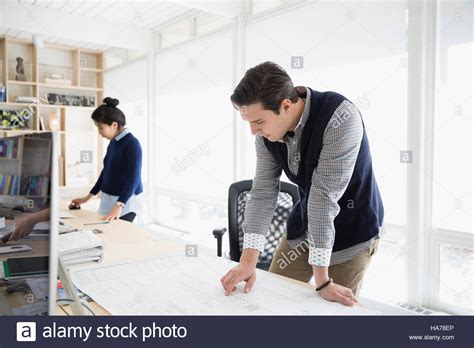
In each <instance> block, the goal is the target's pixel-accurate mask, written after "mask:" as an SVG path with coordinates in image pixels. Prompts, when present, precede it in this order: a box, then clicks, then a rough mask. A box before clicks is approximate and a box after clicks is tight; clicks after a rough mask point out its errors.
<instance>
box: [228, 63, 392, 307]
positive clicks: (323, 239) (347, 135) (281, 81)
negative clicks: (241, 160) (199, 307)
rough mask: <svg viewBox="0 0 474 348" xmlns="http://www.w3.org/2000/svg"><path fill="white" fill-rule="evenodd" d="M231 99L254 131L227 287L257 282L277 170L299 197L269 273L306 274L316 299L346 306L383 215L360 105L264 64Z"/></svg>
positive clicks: (352, 299) (374, 245)
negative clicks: (238, 250)
mask: <svg viewBox="0 0 474 348" xmlns="http://www.w3.org/2000/svg"><path fill="white" fill-rule="evenodd" d="M231 101H232V103H233V105H234V107H235V108H236V109H238V110H239V112H240V114H241V117H242V119H243V120H244V121H246V122H248V123H249V124H250V130H251V132H252V134H253V135H255V145H256V156H257V167H256V174H255V177H254V180H253V186H252V190H251V192H250V198H249V200H248V202H247V206H246V209H245V217H244V223H243V231H244V243H243V251H242V255H241V258H240V262H239V264H238V265H237V266H235V267H233V268H232V269H231V270H229V271H228V272H227V273H226V274H225V275H224V276H223V277H222V278H221V283H222V285H223V287H224V289H225V292H226V294H227V295H229V294H230V293H232V292H233V291H234V290H235V289H236V285H237V284H238V283H240V282H242V281H243V282H245V283H246V284H245V287H244V291H245V292H246V293H247V292H249V291H250V289H251V288H252V286H253V285H254V283H255V281H256V273H255V269H256V264H257V261H258V257H259V254H260V252H262V251H263V250H264V247H265V242H266V233H267V231H268V227H269V226H270V223H271V220H272V217H273V212H274V208H275V205H276V202H277V198H278V192H279V182H280V176H281V173H282V170H283V171H284V172H285V174H286V176H287V177H288V178H289V179H290V181H292V182H293V183H295V184H296V185H297V186H298V191H299V198H300V199H299V201H298V202H297V203H296V204H295V205H294V207H293V210H292V211H291V213H290V215H289V217H288V220H287V226H286V235H285V236H284V237H282V239H281V241H280V244H279V246H278V248H277V250H276V252H275V255H274V257H273V260H272V264H271V266H270V272H273V273H276V274H280V275H283V276H286V277H289V278H293V279H296V280H300V281H304V282H309V281H310V280H311V278H312V277H313V276H314V279H315V283H316V284H315V285H316V291H318V292H319V294H320V295H321V297H323V298H324V299H326V300H328V301H336V302H339V303H342V304H344V305H347V306H352V305H353V304H354V302H357V296H358V295H359V292H360V289H361V286H362V279H363V276H364V273H365V272H366V270H367V268H368V266H369V263H370V260H371V258H372V256H373V255H374V254H375V252H376V250H377V245H378V239H379V231H380V228H381V226H382V222H383V215H384V210H383V203H382V199H381V196H380V193H379V190H378V187H377V183H376V180H375V176H374V173H373V169H372V159H371V154H370V149H369V143H368V139H367V134H366V132H365V128H364V123H363V121H362V117H361V115H360V113H359V110H358V109H357V107H356V106H355V105H354V104H352V103H351V102H350V101H349V100H347V99H346V98H345V97H344V96H342V95H340V94H338V93H335V92H319V91H316V90H313V89H311V88H309V87H294V86H293V82H292V80H291V78H290V77H289V76H288V74H287V73H286V71H285V70H283V69H282V68H281V67H280V66H278V65H277V64H275V63H272V62H265V63H262V64H259V65H257V66H255V67H253V68H251V69H249V70H248V71H247V72H246V74H245V76H244V77H243V78H242V80H241V81H240V83H239V84H238V85H237V87H236V88H235V91H234V93H233V94H232V96H231ZM290 254H291V255H290ZM290 256H291V257H290ZM288 260H291V261H290V262H288Z"/></svg>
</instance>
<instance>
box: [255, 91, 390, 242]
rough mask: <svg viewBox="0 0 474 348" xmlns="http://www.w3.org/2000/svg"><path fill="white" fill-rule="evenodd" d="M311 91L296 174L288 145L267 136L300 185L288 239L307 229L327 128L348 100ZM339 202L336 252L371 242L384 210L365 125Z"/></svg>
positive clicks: (285, 166) (266, 143)
mask: <svg viewBox="0 0 474 348" xmlns="http://www.w3.org/2000/svg"><path fill="white" fill-rule="evenodd" d="M310 91H311V96H308V97H311V108H310V114H309V117H308V119H307V121H306V124H305V126H304V129H303V134H302V138H301V145H300V156H301V157H300V158H301V161H300V163H299V168H298V173H297V175H293V174H292V172H291V171H290V169H289V167H288V153H287V147H286V144H285V143H282V142H271V141H269V140H267V139H264V142H265V145H266V147H267V148H268V150H269V151H270V152H271V153H272V155H273V157H274V158H275V160H276V161H277V162H278V163H279V164H280V166H281V167H282V169H283V170H284V171H285V174H286V176H287V177H288V178H289V179H290V180H291V181H292V182H293V183H295V184H296V185H298V191H299V198H300V199H299V201H298V202H297V203H296V204H295V205H294V207H293V209H292V211H291V213H290V214H289V216H288V220H287V238H288V239H289V240H293V239H296V238H298V237H300V236H301V235H302V234H304V233H305V232H306V230H307V228H308V227H307V226H308V214H307V209H308V197H309V191H310V188H311V178H312V176H313V172H314V170H315V169H316V168H317V166H318V158H319V154H320V153H321V148H322V146H323V135H324V130H325V129H326V126H327V124H328V123H329V120H330V119H331V117H332V115H333V114H334V112H335V110H336V109H337V107H338V106H339V105H340V104H341V103H342V102H343V101H344V100H347V99H346V98H345V97H344V96H342V95H340V94H337V93H335V92H317V91H313V90H310ZM337 203H338V205H339V207H340V211H339V214H338V215H337V216H336V218H335V219H334V227H335V230H336V235H335V241H334V246H333V251H339V250H343V249H347V248H349V247H351V246H353V245H356V244H358V243H362V242H365V241H368V240H370V239H372V238H373V237H375V236H376V235H377V234H378V233H379V228H380V226H382V222H383V215H384V209H383V203H382V198H381V196H380V193H379V190H378V187H377V182H376V181H375V177H374V173H373V170H372V158H371V155H370V149H369V142H368V140H367V134H366V132H365V128H364V133H363V138H362V142H361V145H360V150H359V154H358V156H357V160H356V163H355V167H354V171H353V174H352V177H351V180H350V182H349V184H348V186H347V188H346V191H345V192H344V194H343V195H342V197H341V198H340V199H339V201H338V202H337Z"/></svg>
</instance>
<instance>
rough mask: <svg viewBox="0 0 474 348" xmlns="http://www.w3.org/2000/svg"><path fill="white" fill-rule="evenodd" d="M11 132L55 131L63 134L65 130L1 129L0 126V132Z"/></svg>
mask: <svg viewBox="0 0 474 348" xmlns="http://www.w3.org/2000/svg"><path fill="white" fill-rule="evenodd" d="M5 132H13V133H26V134H28V133H51V132H56V133H59V134H65V133H66V132H65V131H53V130H35V129H2V128H0V133H5Z"/></svg>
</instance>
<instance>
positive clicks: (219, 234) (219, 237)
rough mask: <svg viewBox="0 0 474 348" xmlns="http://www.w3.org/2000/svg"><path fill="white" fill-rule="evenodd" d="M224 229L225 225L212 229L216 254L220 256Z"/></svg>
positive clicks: (225, 229)
mask: <svg viewBox="0 0 474 348" xmlns="http://www.w3.org/2000/svg"><path fill="white" fill-rule="evenodd" d="M226 231H227V228H225V227H222V228H216V229H215V230H214V231H212V234H213V235H214V238H216V239H217V256H219V257H221V256H222V236H223V235H224V234H225V232H226Z"/></svg>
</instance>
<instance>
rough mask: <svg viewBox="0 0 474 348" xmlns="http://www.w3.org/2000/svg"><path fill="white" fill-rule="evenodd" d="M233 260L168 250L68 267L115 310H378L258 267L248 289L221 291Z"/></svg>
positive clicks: (81, 286)
mask: <svg viewBox="0 0 474 348" xmlns="http://www.w3.org/2000/svg"><path fill="white" fill-rule="evenodd" d="M234 265H235V263H234V262H232V261H230V260H226V259H223V258H218V257H211V256H198V257H184V256H169V257H163V258H157V259H151V260H143V261H137V262H132V263H126V264H116V265H109V266H102V267H101V266H94V267H87V268H83V269H73V270H71V278H72V281H73V282H74V284H75V285H76V286H77V287H78V288H79V289H80V290H81V291H82V292H84V293H86V294H87V295H89V296H90V297H91V298H92V299H94V300H95V301H96V302H97V303H98V304H99V305H101V306H102V307H104V308H105V309H107V310H108V311H109V312H110V313H111V314H113V315H168V314H183V315H188V314H212V315H214V314H242V315H253V314H258V315H261V314H269V315H278V314H289V315H381V314H384V313H382V312H380V311H378V310H374V309H369V308H366V307H364V306H360V305H356V306H354V307H345V306H343V305H341V304H338V303H334V302H328V301H325V300H323V299H322V298H321V297H320V296H319V295H318V294H316V293H315V291H314V289H311V288H306V287H304V286H301V284H298V283H295V282H291V281H289V280H287V279H284V278H282V277H278V276H276V275H274V274H271V273H268V272H264V271H261V270H257V282H256V284H255V285H254V287H253V289H252V291H251V292H250V293H248V294H245V293H244V292H243V285H242V284H241V285H239V286H238V287H237V290H236V291H235V292H234V293H233V294H232V295H230V296H225V295H224V289H223V288H222V285H221V283H220V278H221V277H222V276H223V275H224V274H225V273H226V272H227V271H228V270H229V269H230V267H232V266H234Z"/></svg>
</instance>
